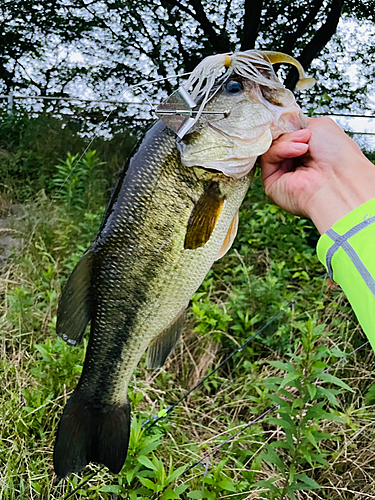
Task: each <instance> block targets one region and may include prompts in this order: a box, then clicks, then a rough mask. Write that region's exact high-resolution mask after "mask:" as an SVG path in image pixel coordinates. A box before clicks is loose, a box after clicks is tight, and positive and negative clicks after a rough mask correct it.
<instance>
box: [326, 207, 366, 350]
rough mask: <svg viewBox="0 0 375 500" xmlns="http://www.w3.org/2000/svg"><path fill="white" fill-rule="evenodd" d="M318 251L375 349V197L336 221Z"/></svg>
mask: <svg viewBox="0 0 375 500" xmlns="http://www.w3.org/2000/svg"><path fill="white" fill-rule="evenodd" d="M317 252H318V257H319V259H320V261H321V262H322V263H323V264H324V265H325V267H326V268H327V271H328V273H329V275H330V277H331V278H332V279H333V280H334V281H336V282H337V283H338V284H339V285H340V286H341V288H342V289H343V291H344V292H345V294H346V296H347V298H348V300H349V302H350V304H351V306H352V307H353V310H354V312H355V313H356V316H357V318H358V321H359V323H360V325H361V327H362V328H363V330H364V332H365V334H366V335H367V337H368V339H369V340H370V342H371V345H372V347H373V349H374V350H375V199H372V200H370V201H367V202H366V203H364V204H362V205H361V206H359V207H357V208H356V209H355V210H354V211H352V212H350V213H349V214H347V215H346V216H345V217H344V218H342V219H340V220H339V221H338V222H336V224H334V226H333V227H332V228H331V229H329V230H328V231H327V232H326V233H325V234H323V235H322V236H321V238H320V239H319V242H318V247H317Z"/></svg>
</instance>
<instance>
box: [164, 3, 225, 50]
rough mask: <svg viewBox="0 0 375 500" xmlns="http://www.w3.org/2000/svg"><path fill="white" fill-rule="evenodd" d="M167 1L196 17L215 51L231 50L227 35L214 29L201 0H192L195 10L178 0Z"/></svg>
mask: <svg viewBox="0 0 375 500" xmlns="http://www.w3.org/2000/svg"><path fill="white" fill-rule="evenodd" d="M165 2H166V3H169V4H170V5H173V6H175V7H178V8H179V9H181V10H182V11H184V12H186V13H187V14H189V16H191V17H192V18H193V19H195V20H196V21H197V22H198V23H199V25H200V27H201V28H202V30H203V32H204V34H205V35H206V37H207V39H208V41H209V42H210V44H211V45H212V47H213V49H214V50H215V51H217V52H229V50H230V47H229V43H228V40H227V37H222V36H220V35H219V34H218V33H217V32H216V31H215V30H214V28H213V25H212V23H211V22H210V21H209V19H208V17H207V15H206V13H205V11H204V9H203V6H202V4H201V1H200V0H190V5H191V6H192V7H193V9H194V11H192V10H190V9H189V8H188V7H186V6H185V5H183V4H182V3H181V2H179V1H178V0H165Z"/></svg>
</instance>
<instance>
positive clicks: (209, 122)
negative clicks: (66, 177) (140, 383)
mask: <svg viewBox="0 0 375 500" xmlns="http://www.w3.org/2000/svg"><path fill="white" fill-rule="evenodd" d="M213 57H214V59H215V61H216V62H217V61H219V59H220V58H221V56H213ZM256 57H258V58H259V57H261V56H260V55H259V54H258V55H257V56H256ZM218 58H219V59H218ZM224 60H227V58H224ZM254 60H256V58H255V59H254V57H251V58H250V59H249V61H250V62H249V61H248V62H246V61H247V60H246V58H245V59H244V61H245V62H244V61H242V63H241V64H242V66H243V64H250V65H251V64H252V63H251V61H254ZM219 62H220V61H219ZM263 63H264V64H266V65H267V64H268V66H269V67H268V66H267V67H268V70H267V72H266V76H264V75H261V74H260V73H259V71H258V73H259V74H258V73H256V71H255V73H256V74H258V76H257V78H258V80H259V82H260V83H257V82H256V81H253V82H251V81H250V80H249V79H246V78H243V77H240V76H238V75H237V76H236V77H235V79H234V80H230V81H228V87H227V86H226V84H223V85H222V87H221V92H216V91H214V97H213V99H211V100H210V101H209V103H207V110H210V111H213V112H214V111H215V110H220V109H226V110H229V112H228V113H225V114H220V113H219V114H214V113H212V114H211V115H210V113H209V112H208V114H206V115H204V116H203V115H202V119H201V120H200V122H199V123H197V121H196V120H193V122H194V126H193V128H192V129H191V130H190V132H189V133H187V134H185V135H183V134H180V140H177V141H176V135H175V134H174V133H173V132H171V131H170V130H169V129H168V128H167V127H166V126H165V125H164V124H163V123H162V122H157V123H156V124H155V125H154V126H153V127H152V128H151V129H150V130H149V131H148V132H147V134H146V135H145V138H144V139H143V141H142V142H141V144H140V145H139V147H138V149H137V151H135V153H134V154H133V156H132V157H131V159H130V161H129V164H128V169H127V170H125V169H124V171H123V172H122V174H121V175H120V177H119V179H118V181H117V183H116V185H115V187H114V189H113V192H112V195H111V199H110V202H109V204H108V207H107V209H106V212H105V214H104V218H103V222H102V224H101V227H100V229H99V232H98V234H97V236H96V238H95V239H94V241H93V242H92V244H91V246H90V247H89V248H88V249H87V251H86V252H85V254H84V255H83V257H82V259H81V260H80V261H79V262H78V264H77V265H76V267H75V269H74V271H73V273H72V274H71V276H70V278H69V280H68V282H67V285H66V287H65V289H64V292H63V294H62V297H61V299H60V302H59V308H58V313H57V333H58V335H60V336H61V337H62V338H63V339H64V340H65V341H66V342H67V343H68V344H70V345H76V344H77V343H79V342H80V340H81V338H82V336H83V334H84V331H85V329H86V326H87V324H88V323H89V322H91V331H90V339H89V343H88V347H87V352H86V358H85V362H84V366H83V370H82V374H81V378H80V380H79V382H78V385H77V387H76V389H75V391H74V392H73V394H72V396H71V397H70V399H69V400H68V402H67V404H66V406H65V408H64V412H63V415H62V417H61V420H60V423H59V426H58V431H57V437H56V443H55V449H54V467H55V471H56V475H57V478H58V479H61V478H63V477H65V476H66V475H67V474H69V473H71V472H78V471H79V470H81V469H82V468H83V467H85V465H87V464H88V463H89V462H98V463H101V464H104V465H106V466H107V467H108V468H109V469H110V470H111V471H112V472H114V473H117V472H119V471H120V470H121V468H122V466H123V464H124V462H125V459H126V454H127V448H128V443H129V435H130V404H129V402H128V400H127V390H128V384H129V381H130V379H131V377H132V375H133V372H134V370H135V368H136V366H137V364H138V362H139V360H140V358H141V357H142V355H143V353H144V352H145V350H146V349H147V348H148V352H147V365H148V367H149V368H158V367H161V366H162V365H163V364H164V362H165V360H166V358H167V356H168V355H169V354H170V352H171V351H172V350H173V348H174V346H175V345H176V342H177V341H178V338H179V334H180V331H181V327H182V323H183V313H184V310H185V309H186V307H187V305H188V302H189V300H190V298H191V296H192V295H193V293H194V292H195V291H196V290H197V289H198V287H199V286H200V284H201V283H202V281H203V279H204V278H205V276H206V274H207V272H208V270H209V269H210V267H211V266H212V264H213V263H214V261H215V260H217V258H220V257H222V256H223V255H224V254H225V253H226V251H227V250H228V249H229V248H230V246H231V244H232V242H233V239H234V237H235V234H236V231H237V225H238V210H239V207H240V205H241V203H242V200H243V198H244V196H245V194H246V191H247V189H248V187H249V184H250V178H251V175H252V174H251V172H250V171H251V169H252V167H253V165H254V163H255V160H256V158H257V156H258V155H259V154H262V153H264V152H265V151H266V150H267V149H268V147H269V146H270V144H271V142H272V139H273V138H276V137H278V136H279V135H280V134H281V133H284V132H290V131H292V130H297V129H298V128H302V127H303V126H304V124H305V123H304V117H303V115H302V113H301V110H300V108H299V107H298V106H297V104H296V103H295V100H294V97H293V95H292V94H291V92H289V91H288V90H287V89H283V88H282V85H281V84H280V83H277V80H276V76H275V75H274V73H272V67H271V64H270V63H265V62H264V59H263ZM263 63H262V64H263ZM264 64H263V65H264ZM253 73H254V72H253ZM253 73H251V72H250V73H249V74H253ZM255 73H254V74H255ZM267 75H268V76H267ZM268 78H269V82H270V89H269V90H268V91H267V92H266V93H265V92H264V91H263V90H262V89H261V88H260V87H259V85H262V86H263V87H264V85H266V84H267V81H268V80H267V79H268ZM273 103H276V104H273ZM283 103H284V104H283ZM181 137H183V138H182V139H181Z"/></svg>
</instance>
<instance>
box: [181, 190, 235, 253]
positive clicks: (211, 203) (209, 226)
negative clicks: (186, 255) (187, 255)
mask: <svg viewBox="0 0 375 500" xmlns="http://www.w3.org/2000/svg"><path fill="white" fill-rule="evenodd" d="M224 199H225V198H224V196H222V195H221V193H220V190H219V187H218V185H217V184H216V183H214V184H213V186H212V187H210V188H209V189H208V190H207V191H206V192H205V193H204V194H203V196H202V197H201V198H200V200H199V201H198V203H197V204H196V205H195V207H194V209H193V211H192V213H191V216H190V219H189V223H188V227H187V231H186V236H185V244H184V248H185V250H186V249H191V250H195V249H196V248H199V247H203V245H204V244H205V243H207V241H208V240H209V239H210V237H211V235H212V233H213V230H214V229H215V226H216V223H217V221H218V219H219V217H220V214H221V210H222V208H223V205H224Z"/></svg>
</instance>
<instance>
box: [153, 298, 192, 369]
mask: <svg viewBox="0 0 375 500" xmlns="http://www.w3.org/2000/svg"><path fill="white" fill-rule="evenodd" d="M185 309H186V308H185V307H184V308H183V309H182V311H181V312H180V313H179V314H178V315H177V316H176V317H175V319H174V320H173V321H172V323H171V324H170V325H169V326H168V327H167V328H166V329H165V330H163V331H162V332H161V333H160V334H159V335H158V336H157V337H156V338H155V339H154V340H153V341H152V342H151V343H150V345H149V346H148V350H147V368H161V367H162V366H163V365H164V363H165V361H166V359H167V357H168V356H169V355H170V353H171V352H172V351H173V349H174V348H175V346H176V344H177V341H178V339H179V338H180V335H181V330H182V325H183V323H184V319H185Z"/></svg>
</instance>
